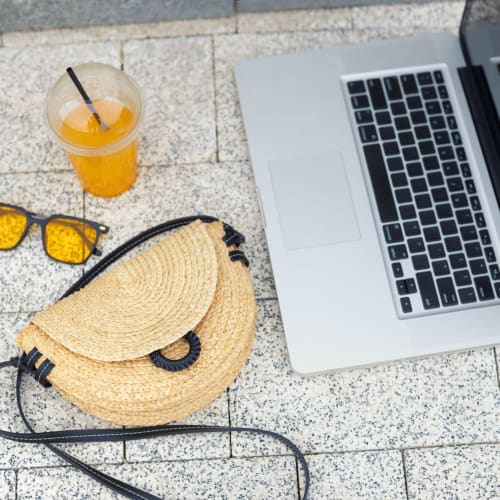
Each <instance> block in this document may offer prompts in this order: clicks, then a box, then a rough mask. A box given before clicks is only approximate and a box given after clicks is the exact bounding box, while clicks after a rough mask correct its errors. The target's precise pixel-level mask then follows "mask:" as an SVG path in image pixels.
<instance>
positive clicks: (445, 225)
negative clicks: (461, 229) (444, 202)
mask: <svg viewBox="0 0 500 500" xmlns="http://www.w3.org/2000/svg"><path fill="white" fill-rule="evenodd" d="M439 225H440V226H441V232H442V233H443V235H444V236H450V235H451V234H457V233H458V228H457V225H456V224H455V221H454V220H453V219H448V220H443V221H441V222H440V223H439Z"/></svg>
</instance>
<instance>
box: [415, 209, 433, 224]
mask: <svg viewBox="0 0 500 500" xmlns="http://www.w3.org/2000/svg"><path fill="white" fill-rule="evenodd" d="M418 215H419V217H420V222H421V224H422V225H423V226H430V225H431V224H435V223H436V215H435V213H434V210H422V211H421V212H419V214H418Z"/></svg>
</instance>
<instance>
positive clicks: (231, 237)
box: [222, 224, 245, 247]
mask: <svg viewBox="0 0 500 500" xmlns="http://www.w3.org/2000/svg"><path fill="white" fill-rule="evenodd" d="M224 231H225V234H224V236H223V237H222V241H223V242H224V243H225V244H226V245H227V246H228V247H230V246H231V245H236V247H239V246H240V245H242V244H243V243H245V236H244V235H243V234H241V233H240V232H238V231H236V229H234V227H233V226H230V225H229V224H224Z"/></svg>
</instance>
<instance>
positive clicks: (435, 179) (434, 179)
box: [427, 172, 444, 187]
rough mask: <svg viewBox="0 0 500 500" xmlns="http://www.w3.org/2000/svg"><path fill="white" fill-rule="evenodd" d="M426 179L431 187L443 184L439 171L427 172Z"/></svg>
mask: <svg viewBox="0 0 500 500" xmlns="http://www.w3.org/2000/svg"><path fill="white" fill-rule="evenodd" d="M427 180H428V181H429V184H430V185H431V186H432V187H436V186H442V185H443V184H444V179H443V175H442V174H441V172H431V173H430V174H427Z"/></svg>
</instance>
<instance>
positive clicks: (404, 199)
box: [394, 188, 411, 203]
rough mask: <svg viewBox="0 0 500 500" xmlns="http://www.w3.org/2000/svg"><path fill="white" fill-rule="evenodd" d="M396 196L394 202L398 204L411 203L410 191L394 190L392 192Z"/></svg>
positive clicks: (404, 189) (405, 189)
mask: <svg viewBox="0 0 500 500" xmlns="http://www.w3.org/2000/svg"><path fill="white" fill-rule="evenodd" d="M394 194H395V195H396V201H397V202H398V203H409V202H411V191H410V190H409V189H407V188H402V189H396V191H395V192H394Z"/></svg>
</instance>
